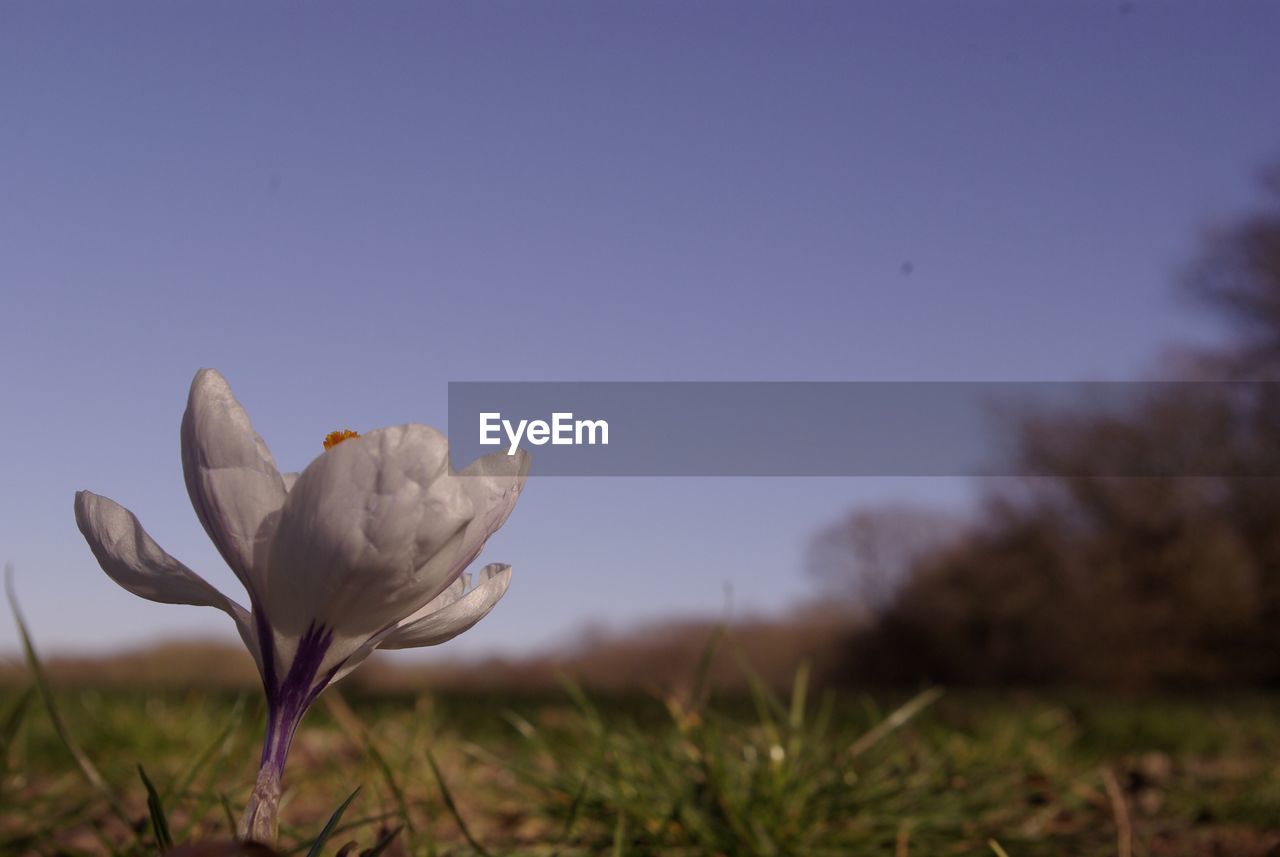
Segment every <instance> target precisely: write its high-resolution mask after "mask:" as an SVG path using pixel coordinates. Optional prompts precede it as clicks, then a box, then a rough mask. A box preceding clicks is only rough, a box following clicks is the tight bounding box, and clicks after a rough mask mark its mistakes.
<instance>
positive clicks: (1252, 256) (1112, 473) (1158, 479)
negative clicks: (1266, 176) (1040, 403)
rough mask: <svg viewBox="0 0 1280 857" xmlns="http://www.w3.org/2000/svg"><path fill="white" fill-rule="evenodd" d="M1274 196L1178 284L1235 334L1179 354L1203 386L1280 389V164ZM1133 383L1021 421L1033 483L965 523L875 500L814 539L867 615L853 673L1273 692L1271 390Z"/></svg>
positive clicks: (1277, 655) (1279, 563)
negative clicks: (1110, 401)
mask: <svg viewBox="0 0 1280 857" xmlns="http://www.w3.org/2000/svg"><path fill="white" fill-rule="evenodd" d="M1268 187H1269V188H1270V189H1271V190H1272V191H1273V193H1272V194H1271V196H1270V197H1268V199H1269V201H1270V203H1271V207H1270V208H1268V209H1266V210H1264V211H1261V212H1259V213H1256V214H1254V215H1252V216H1250V217H1248V218H1246V219H1244V220H1242V221H1241V222H1240V223H1238V224H1236V225H1235V226H1233V227H1232V228H1230V229H1228V230H1225V231H1222V232H1220V233H1218V234H1217V235H1216V236H1214V237H1213V238H1212V240H1211V242H1210V244H1209V246H1208V248H1207V249H1206V251H1205V252H1204V254H1203V255H1202V257H1201V259H1200V260H1199V262H1198V263H1197V264H1196V265H1195V266H1194V267H1193V269H1192V273H1191V275H1190V277H1189V278H1188V280H1187V282H1186V284H1185V287H1186V288H1187V289H1188V290H1189V292H1190V294H1192V295H1193V296H1194V297H1195V299H1196V300H1197V301H1199V302H1201V303H1202V304H1203V305H1204V306H1206V307H1207V308H1209V309H1211V310H1212V311H1213V312H1215V313H1217V314H1218V315H1220V316H1221V317H1222V318H1223V319H1225V320H1226V321H1227V322H1228V325H1229V331H1230V336H1229V337H1228V338H1227V340H1226V341H1225V342H1223V343H1221V344H1219V345H1217V346H1215V347H1213V348H1208V349H1203V348H1202V349H1199V350H1197V351H1194V352H1191V353H1192V354H1193V359H1192V360H1191V361H1190V362H1188V363H1186V364H1184V365H1183V366H1182V367H1181V369H1182V371H1184V372H1187V373H1189V375H1190V377H1192V378H1194V379H1196V380H1216V381H1226V382H1230V381H1245V380H1248V381H1253V380H1265V381H1280V171H1277V172H1276V173H1275V174H1274V175H1273V176H1272V178H1271V179H1270V180H1269V184H1268ZM1135 389H1137V388H1135ZM1142 392H1145V393H1146V395H1145V396H1144V397H1141V398H1137V397H1135V400H1134V401H1133V402H1132V403H1131V405H1132V406H1131V407H1130V408H1129V409H1128V410H1127V411H1125V412H1122V413H1117V412H1115V410H1114V409H1112V410H1090V409H1088V408H1081V409H1079V410H1076V411H1072V412H1069V413H1058V414H1053V415H1049V416H1045V415H1041V416H1038V417H1035V418H1023V419H1022V420H1021V421H1020V422H1019V423H1018V424H1017V429H1016V433H1015V435H1016V442H1015V444H1014V448H1015V450H1016V452H1015V457H1016V458H1015V461H1016V465H1017V470H1018V472H1021V473H1024V474H1026V475H1025V476H1024V477H1021V478H1019V479H1017V480H1014V481H1013V482H1012V483H999V484H998V485H997V486H996V487H994V488H992V489H991V490H990V491H989V496H988V498H987V502H986V503H985V505H984V507H983V510H982V512H981V514H980V515H979V517H978V519H977V521H976V522H975V523H974V524H972V525H971V526H970V527H969V528H968V529H967V530H966V531H964V532H958V531H957V530H956V529H954V528H953V526H951V523H952V522H943V521H934V520H931V518H930V515H929V513H925V512H921V511H918V510H913V511H909V512H908V511H904V510H902V509H898V508H886V509H879V510H868V511H862V512H858V513H855V514H854V515H852V516H850V518H849V519H848V520H847V521H846V522H844V523H843V524H841V525H837V526H836V527H832V528H828V529H827V530H825V531H823V532H821V533H819V534H818V535H817V537H816V538H815V541H814V545H813V549H812V551H811V558H810V565H811V567H812V568H813V570H814V573H815V574H817V575H818V576H819V577H822V578H829V579H831V580H839V581H845V591H847V592H849V593H850V594H851V595H853V596H854V597H857V598H859V599H860V600H861V601H862V602H864V603H865V604H867V605H868V607H869V608H870V609H871V610H872V611H873V614H872V621H870V622H868V623H867V624H866V625H865V627H864V628H862V629H860V630H859V631H858V632H857V633H856V634H855V639H854V644H853V646H852V647H851V649H850V657H851V660H850V663H849V669H848V674H849V675H850V676H856V677H858V678H861V679H866V678H876V679H884V680H905V681H916V680H918V679H920V678H922V677H925V678H931V679H934V680H940V681H947V682H953V683H954V682H968V683H997V682H1018V683H1036V682H1046V681H1067V682H1085V683H1105V684H1112V685H1124V686H1139V685H1153V684H1161V685H1178V684H1204V683H1224V682H1230V683H1252V684H1258V683H1262V684H1269V685H1277V684H1280V630H1277V629H1280V479H1277V478H1275V477H1273V476H1270V475H1267V474H1275V473H1280V395H1277V393H1276V392H1275V391H1274V389H1273V388H1272V387H1271V386H1270V385H1260V384H1246V385H1240V384H1227V383H1220V384H1213V385H1204V386H1200V387H1197V388H1196V389H1194V390H1191V389H1188V388H1186V387H1178V386H1159V385H1152V386H1151V387H1150V388H1148V389H1146V390H1143V391H1142ZM1136 473H1148V474H1156V475H1148V476H1144V477H1140V478H1135V477H1134V476H1133V474H1136ZM1187 474H1196V475H1187Z"/></svg>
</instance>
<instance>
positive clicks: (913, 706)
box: [849, 687, 942, 758]
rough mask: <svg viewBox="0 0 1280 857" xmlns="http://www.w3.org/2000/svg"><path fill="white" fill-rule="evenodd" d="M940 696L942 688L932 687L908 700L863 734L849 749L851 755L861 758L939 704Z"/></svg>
mask: <svg viewBox="0 0 1280 857" xmlns="http://www.w3.org/2000/svg"><path fill="white" fill-rule="evenodd" d="M940 696H942V688H940V687H931V688H929V689H928V690H925V691H921V692H920V693H918V694H916V695H915V696H913V697H912V698H911V699H909V700H907V702H906V704H905V705H902V706H901V707H899V708H898V709H897V710H896V711H894V712H893V713H892V714H890V715H889V716H888V717H886V718H885V719H884V720H881V721H880V722H879V723H877V724H876V725H875V726H873V727H871V729H870V730H868V731H867V732H865V733H863V735H862V737H860V738H859V739H858V740H857V741H854V742H853V746H851V747H850V748H849V755H850V756H853V757H855V758H856V757H858V756H861V755H862V754H863V753H865V752H866V751H867V750H870V749H871V748H872V747H873V746H874V745H876V744H878V743H879V742H880V740H881V739H883V738H884V737H885V736H886V735H888V734H889V733H891V732H893V731H895V730H897V729H900V728H902V727H903V726H905V725H906V724H907V723H908V722H909V721H910V720H911V719H912V718H913V717H915V716H916V715H917V714H919V713H920V712H921V711H924V710H925V709H926V708H928V707H929V706H930V705H933V703H935V702H937V701H938V698H939V697H940Z"/></svg>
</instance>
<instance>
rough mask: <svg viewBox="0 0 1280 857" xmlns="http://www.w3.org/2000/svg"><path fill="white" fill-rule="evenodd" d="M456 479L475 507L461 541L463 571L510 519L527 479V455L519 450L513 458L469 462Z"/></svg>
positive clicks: (501, 455) (501, 454) (503, 455)
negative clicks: (472, 516)
mask: <svg viewBox="0 0 1280 857" xmlns="http://www.w3.org/2000/svg"><path fill="white" fill-rule="evenodd" d="M458 476H459V477H460V479H459V481H460V482H461V483H462V488H463V490H464V491H465V492H466V493H467V496H468V497H469V498H470V499H471V503H472V505H473V506H474V507H475V517H474V518H472V519H471V523H470V524H468V525H467V532H466V535H465V536H464V538H463V548H462V567H463V568H466V567H467V566H468V565H470V564H471V563H472V562H473V561H474V560H475V558H476V557H477V556H479V555H480V550H481V548H483V547H484V543H485V542H486V541H488V540H489V537H490V536H492V535H493V534H494V533H495V532H497V531H498V528H499V527H501V526H502V525H503V524H505V523H506V521H507V518H509V517H511V510H512V509H514V508H515V505H516V500H517V499H519V497H520V492H521V491H523V490H524V483H525V480H526V479H527V478H528V476H529V454H528V453H527V452H525V451H524V450H523V449H521V450H517V451H516V454H515V455H507V454H506V453H505V452H499V453H494V454H493V455H486V456H484V457H483V458H477V459H476V460H475V461H473V462H471V464H469V465H468V466H467V467H466V468H465V469H464V470H463V471H462V472H461V473H459V474H458Z"/></svg>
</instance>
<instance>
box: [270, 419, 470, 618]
mask: <svg viewBox="0 0 1280 857" xmlns="http://www.w3.org/2000/svg"><path fill="white" fill-rule="evenodd" d="M463 481H464V480H461V479H459V478H457V477H456V476H454V475H452V474H450V473H449V451H448V442H447V441H446V440H445V438H444V435H442V434H441V433H440V432H438V431H436V430H435V429H433V428H430V427H429V426H422V425H406V426H396V427H394V428H388V429H378V430H376V431H372V432H369V433H368V434H365V435H362V436H361V437H358V438H353V439H351V440H347V441H344V442H343V443H340V444H338V445H337V446H335V447H333V448H332V449H330V450H328V451H327V452H325V453H323V454H322V455H321V456H320V457H319V458H317V459H316V460H315V461H313V462H312V463H311V464H310V466H308V467H307V469H306V470H305V471H303V473H302V475H301V476H299V477H298V481H297V483H296V484H295V485H294V486H293V490H291V491H290V492H289V495H288V499H287V500H286V501H285V504H284V509H283V511H282V513H281V515H280V520H279V524H278V526H277V528H276V531H275V536H274V538H273V539H272V543H271V549H270V555H269V561H268V565H269V568H270V573H269V578H268V580H267V587H266V594H265V599H264V603H265V605H266V610H267V614H268V615H269V616H270V617H271V624H272V626H273V627H275V628H276V629H277V630H279V631H281V632H282V633H283V634H286V635H293V636H297V635H300V634H302V633H303V632H305V631H306V629H307V628H308V627H310V626H311V625H313V624H316V625H320V626H323V627H326V628H329V629H331V630H333V631H334V632H335V634H336V635H337V637H339V638H342V637H346V638H349V639H356V638H368V637H370V636H372V635H374V634H376V633H377V632H379V631H381V630H383V629H384V628H386V627H388V626H389V625H392V624H393V623H395V622H397V621H398V620H400V619H401V618H403V617H404V616H406V615H408V614H410V613H413V612H414V611H416V610H417V609H418V608H419V607H421V606H422V605H423V604H425V603H426V602H427V601H429V600H430V599H431V598H432V597H434V596H435V595H436V594H437V593H439V592H440V591H441V590H442V589H444V588H445V587H446V586H448V585H449V584H450V583H451V582H452V581H453V578H454V577H456V576H457V575H458V573H460V571H461V567H460V566H459V565H458V558H459V556H460V551H461V548H462V545H463V541H464V538H463V537H464V532H465V529H466V526H467V524H468V523H469V522H470V521H471V518H472V504H471V501H470V499H469V498H468V497H467V495H466V493H465V492H464V491H463V490H462V488H461V484H460V483H462V482H463Z"/></svg>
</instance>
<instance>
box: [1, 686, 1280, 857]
mask: <svg viewBox="0 0 1280 857" xmlns="http://www.w3.org/2000/svg"><path fill="white" fill-rule="evenodd" d="M798 678H799V680H798V682H797V685H796V688H795V690H794V691H793V692H791V693H789V694H779V695H774V694H771V693H770V692H768V691H766V690H764V689H762V688H759V687H757V688H756V691H755V693H753V694H748V695H747V696H746V697H744V698H733V699H721V698H717V697H714V696H710V695H709V694H705V693H698V692H696V691H695V692H692V693H691V694H688V695H686V698H685V699H683V700H678V699H676V698H674V697H667V698H661V697H659V696H655V695H649V696H634V697H619V696H609V697H601V696H596V695H590V694H586V693H584V692H582V691H580V690H578V689H577V688H576V687H574V686H572V685H566V686H565V688H564V689H563V690H562V691H559V692H555V693H550V694H545V695H541V696H523V697H520V696H511V695H505V696H502V697H497V696H486V695H479V694H432V693H428V692H423V693H420V694H404V695H385V694H384V695H376V696H374V695H369V696H356V695H355V694H354V692H351V691H348V695H347V696H343V695H342V694H341V692H340V691H341V689H340V688H339V689H334V690H332V691H330V693H329V694H327V695H326V697H325V698H322V701H321V702H320V703H319V704H318V705H317V706H316V708H315V709H314V710H313V711H312V713H311V714H310V715H309V716H308V718H307V720H306V721H305V722H304V723H303V727H302V730H301V732H300V734H299V737H298V740H297V741H296V742H295V745H294V750H293V755H292V757H291V764H290V767H289V771H288V774H287V777H286V795H285V804H284V805H283V809H282V829H281V843H280V845H281V848H282V850H284V851H285V852H286V853H293V854H305V853H308V850H309V849H310V848H311V846H312V843H313V841H314V840H315V839H316V838H317V836H318V835H319V833H320V831H321V829H322V828H323V827H324V826H325V823H326V821H327V820H329V819H330V817H331V815H332V814H333V812H334V810H335V809H336V808H337V806H338V805H339V804H340V803H341V802H342V801H343V799H344V798H346V797H347V796H348V795H349V794H350V793H351V792H352V791H353V790H354V789H355V788H356V787H357V786H359V787H360V790H359V792H358V793H357V794H356V795H355V797H354V799H353V800H352V801H351V803H350V805H349V806H348V807H347V808H346V811H345V813H344V814H343V815H342V816H341V819H340V820H339V821H338V822H337V824H336V825H335V826H334V828H333V830H332V832H331V835H330V836H329V837H328V838H327V840H326V841H324V843H323V845H322V851H323V852H324V853H328V854H333V853H337V852H339V850H340V849H342V847H343V846H344V845H346V844H347V843H349V842H354V843H356V845H355V847H353V848H350V849H348V850H347V851H346V852H345V853H347V854H350V855H352V857H354V855H355V854H357V853H359V852H360V851H362V850H364V849H369V848H372V847H374V846H375V843H377V842H378V841H379V840H380V839H384V838H385V835H386V834H389V833H390V832H392V831H396V830H397V829H398V831H399V832H398V833H397V834H396V835H395V837H394V838H393V839H391V840H390V842H389V844H387V845H386V847H385V850H384V851H383V852H382V853H384V854H414V855H440V857H444V855H468V854H492V855H522V854H529V855H564V857H569V855H580V854H619V855H621V854H628V855H646V854H688V855H695V854H697V855H702V854H706V855H768V854H779V855H788V854H814V855H824V854H831V855H835V854H885V855H895V857H897V855H933V854H938V855H962V854H975V855H979V854H980V855H992V854H1008V855H1010V857H1031V855H1058V854H1061V855H1116V854H1119V855H1130V854H1132V855H1188V857H1190V855H1263V854H1275V853H1277V849H1280V766H1277V764H1276V762H1277V758H1278V756H1280V750H1278V748H1280V716H1278V715H1280V698H1276V697H1270V696H1261V695H1242V696H1230V697H1228V696H1221V695H1218V696H1207V695H1199V696H1188V697H1183V698H1175V697H1161V698H1150V697H1147V698H1132V699H1120V698H1116V697H1101V696H1096V695H1074V694H1021V693H989V694H974V693H959V692H956V693H946V694H941V695H939V694H937V693H934V692H926V693H925V694H923V695H917V696H916V697H912V698H908V697H905V696H904V697H875V698H873V697H871V696H860V695H856V694H832V693H820V694H811V693H806V692H805V688H804V675H803V672H802V673H801V674H800V675H799V677H798ZM53 702H54V708H55V709H56V710H57V711H58V712H59V713H60V716H61V720H62V722H63V725H64V728H65V732H66V734H68V735H69V736H70V737H71V739H72V741H73V742H74V743H75V744H76V745H78V746H79V747H80V748H81V749H82V750H83V753H84V756H85V759H86V760H87V761H88V764H89V765H90V766H91V769H92V770H97V771H100V773H101V777H102V779H103V783H102V786H103V787H102V788H98V787H95V785H94V784H92V783H91V782H90V781H89V778H87V777H86V776H85V772H84V770H83V769H82V767H80V766H78V765H77V762H76V760H75V759H74V758H73V756H72V752H71V750H70V749H69V747H68V745H67V743H66V742H65V740H64V738H62V737H60V736H59V734H58V731H57V730H56V728H55V726H54V723H53V720H52V719H51V717H50V714H49V710H48V708H47V705H46V700H45V699H44V698H43V697H42V696H41V694H40V693H39V692H38V689H36V688H24V687H23V686H21V685H15V686H12V687H8V688H5V689H2V690H0V730H3V731H2V732H0V740H2V741H3V742H4V743H3V747H2V748H0V749H2V751H3V752H2V756H0V758H2V760H3V763H4V767H3V774H2V778H0V807H3V811H2V812H0V852H2V853H5V854H68V855H79V854H152V853H156V852H157V851H158V850H159V849H158V846H157V838H158V837H160V838H163V837H164V836H165V835H166V831H167V834H168V836H171V837H172V839H173V840H174V841H175V842H178V843H182V842H187V841H190V840H192V839H196V838H205V837H225V836H227V835H228V834H229V833H230V830H231V826H232V816H234V815H235V814H236V813H238V811H239V809H240V807H241V805H242V804H243V802H244V799H245V797H246V795H247V793H248V790H249V788H250V786H251V784H252V780H253V776H254V762H255V761H256V758H255V757H256V753H257V749H258V747H257V744H258V741H259V740H260V729H261V722H262V713H263V712H262V708H263V706H262V703H261V701H260V699H259V698H257V696H256V695H254V694H248V693H245V694H239V695H237V694H233V693H227V692H218V691H210V690H201V691H196V690H188V691H181V690H175V689H152V690H146V689H141V688H139V689H135V690H129V689H119V688H116V689H96V690H95V689H75V690H61V691H58V692H56V693H54V694H53ZM139 765H142V766H143V767H144V769H145V772H146V775H147V777H148V778H149V780H150V781H151V783H153V785H154V797H153V802H154V804H155V806H154V807H153V810H152V811H151V812H149V810H148V791H147V789H146V788H145V787H144V783H143V780H142V778H141V776H140V774H139V770H138V766H139ZM158 828H159V830H160V832H159V833H158V832H157V829H158Z"/></svg>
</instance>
